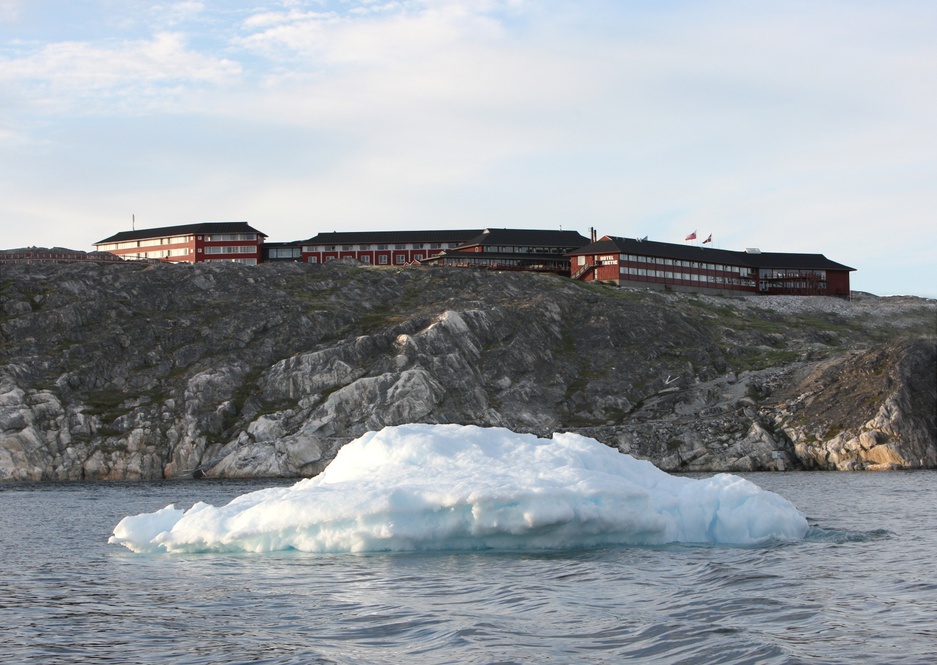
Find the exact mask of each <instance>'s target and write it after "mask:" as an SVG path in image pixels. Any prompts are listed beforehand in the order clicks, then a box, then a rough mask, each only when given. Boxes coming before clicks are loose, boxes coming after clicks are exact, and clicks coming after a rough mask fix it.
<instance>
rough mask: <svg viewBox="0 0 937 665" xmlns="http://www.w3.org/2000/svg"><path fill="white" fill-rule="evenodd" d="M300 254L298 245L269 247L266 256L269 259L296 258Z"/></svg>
mask: <svg viewBox="0 0 937 665" xmlns="http://www.w3.org/2000/svg"><path fill="white" fill-rule="evenodd" d="M300 255H301V252H300V251H299V247H269V248H267V256H269V257H270V258H271V259H298V258H299V257H300Z"/></svg>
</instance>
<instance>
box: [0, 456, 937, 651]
mask: <svg viewBox="0 0 937 665" xmlns="http://www.w3.org/2000/svg"><path fill="white" fill-rule="evenodd" d="M746 477H748V478H750V479H751V480H753V481H754V482H756V483H757V484H759V485H761V486H762V487H764V488H766V489H771V490H774V491H777V492H779V493H781V494H783V495H784V496H786V497H787V498H789V499H790V500H792V501H793V502H794V504H795V505H797V507H798V508H799V509H800V510H801V511H802V512H803V513H804V514H806V515H807V516H808V517H809V518H810V520H811V523H812V524H814V528H813V529H812V530H811V533H810V535H809V536H808V539H807V541H805V542H802V543H794V544H787V545H781V546H772V547H766V548H748V549H744V548H728V547H686V546H679V547H665V548H654V549H646V548H620V549H600V550H591V551H563V552H551V553H526V554H521V553H500V552H483V553H444V554H367V555H348V554H344V555H310V554H303V553H297V552H284V553H276V554H239V555H205V554H201V555H136V554H132V553H130V552H129V551H127V550H126V549H124V548H122V547H118V546H113V545H108V544H107V543H106V541H107V537H108V536H109V535H110V532H111V530H112V529H113V527H114V525H116V524H117V522H118V521H119V520H120V518H122V517H124V516H125V515H128V514H137V513H141V512H151V511H154V510H157V509H159V508H162V507H163V506H165V505H167V504H168V503H176V504H177V506H178V507H184V508H188V507H189V506H191V505H192V503H194V502H195V501H198V500H204V501H207V502H208V503H214V504H216V505H217V504H222V503H225V502H227V501H228V500H230V499H231V498H233V497H234V496H237V495H239V494H243V493H245V492H248V491H252V490H254V489H258V488H260V487H263V486H269V484H270V483H245V482H223V483H219V482H192V483H158V484H86V485H0V636H2V637H0V662H3V663H394V664H395V665H396V664H397V663H615V662H622V661H629V660H630V661H632V662H643V663H937V514H935V513H937V473H935V472H919V473H881V474H873V473H865V474H820V473H814V474H807V473H792V474H750V475H748V476H746Z"/></svg>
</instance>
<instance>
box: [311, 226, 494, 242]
mask: <svg viewBox="0 0 937 665" xmlns="http://www.w3.org/2000/svg"><path fill="white" fill-rule="evenodd" d="M479 233H481V231H479V230H478V229H471V230H468V231H467V230H464V229H463V230H449V231H332V232H331V233H320V234H319V235H317V236H314V237H312V238H310V239H309V240H304V241H303V244H305V245H372V244H393V243H408V242H410V243H413V242H465V240H466V239H468V238H474V237H475V236H477V235H478V234H479Z"/></svg>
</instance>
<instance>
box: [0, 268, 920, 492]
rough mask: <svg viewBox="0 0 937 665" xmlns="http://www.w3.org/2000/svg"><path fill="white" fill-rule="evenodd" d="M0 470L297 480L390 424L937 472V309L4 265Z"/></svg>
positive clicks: (405, 280) (334, 275)
mask: <svg viewBox="0 0 937 665" xmlns="http://www.w3.org/2000/svg"><path fill="white" fill-rule="evenodd" d="M2 270H3V274H2V277H0V342H2V347H0V479H5V480H26V479H30V480H79V479H156V478H187V477H193V476H194V477H244V476H300V475H302V476H309V475H314V474H316V473H318V472H319V471H320V470H321V469H322V468H324V466H325V465H326V464H327V463H328V462H329V460H331V458H332V457H333V456H334V455H335V453H336V451H337V450H338V448H339V447H340V446H341V445H342V444H343V443H345V442H347V441H349V440H351V439H352V438H354V437H356V436H358V435H360V434H362V433H364V432H366V431H368V430H371V429H377V428H381V427H383V426H385V425H393V424H400V423H406V422H427V423H465V424H477V425H482V426H502V427H508V428H510V429H513V430H516V431H529V432H535V433H538V434H549V433H551V432H553V431H557V430H564V431H571V430H572V431H579V432H582V433H584V434H587V435H590V436H594V437H595V438H597V439H599V440H601V441H604V442H605V443H607V444H609V445H612V446H615V447H617V448H619V449H621V450H623V451H625V452H628V453H630V454H632V455H634V456H636V457H641V458H646V459H650V460H652V461H653V462H655V463H656V464H658V465H659V466H661V467H662V468H664V469H667V470H680V471H715V470H736V471H744V470H760V469H792V468H810V469H879V468H934V467H937V433H935V432H937V423H935V411H937V387H935V375H937V303H935V301H933V300H924V299H919V298H876V297H873V296H861V297H857V298H855V299H854V300H853V301H850V302H847V301H842V300H833V299H827V298H795V297H787V298H781V297H770V298H729V297H707V296H699V295H688V294H672V293H657V292H644V291H629V290H619V289H615V288H611V287H603V286H594V285H585V284H581V283H577V282H572V281H570V280H568V279H564V278H559V277H555V276H546V275H535V274H526V273H488V272H481V271H473V270H464V269H454V268H406V269H379V268H371V267H362V266H357V265H347V264H339V263H334V264H329V265H325V266H316V265H302V264H268V265H261V266H254V267H249V266H240V265H235V264H225V263H214V264H200V265H194V266H193V265H145V264H126V263H118V264H98V265H92V264H67V265H37V264H33V265H22V264H6V265H3V268H2Z"/></svg>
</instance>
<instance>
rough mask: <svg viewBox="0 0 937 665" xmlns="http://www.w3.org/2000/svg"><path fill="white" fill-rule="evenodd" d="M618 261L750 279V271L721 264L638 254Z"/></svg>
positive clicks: (622, 256) (628, 255)
mask: <svg viewBox="0 0 937 665" xmlns="http://www.w3.org/2000/svg"><path fill="white" fill-rule="evenodd" d="M619 259H620V260H621V261H623V262H625V261H627V262H629V263H646V264H649V265H650V264H653V265H658V266H664V267H674V268H677V267H679V268H690V269H693V270H718V271H721V272H730V273H736V274H738V275H739V276H741V277H750V276H751V269H749V268H743V267H741V266H733V265H725V264H721V263H704V262H702V261H684V260H681V259H667V258H663V257H659V256H641V255H640V254H621V255H619Z"/></svg>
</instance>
